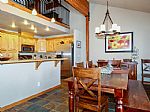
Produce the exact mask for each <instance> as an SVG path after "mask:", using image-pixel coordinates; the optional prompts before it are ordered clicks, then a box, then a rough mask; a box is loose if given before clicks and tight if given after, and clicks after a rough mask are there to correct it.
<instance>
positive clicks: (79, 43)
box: [76, 40, 81, 48]
mask: <svg viewBox="0 0 150 112" xmlns="http://www.w3.org/2000/svg"><path fill="white" fill-rule="evenodd" d="M76 46H77V48H81V41H78V40H77V41H76Z"/></svg>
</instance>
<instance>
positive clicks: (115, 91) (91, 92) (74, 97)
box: [65, 59, 150, 112]
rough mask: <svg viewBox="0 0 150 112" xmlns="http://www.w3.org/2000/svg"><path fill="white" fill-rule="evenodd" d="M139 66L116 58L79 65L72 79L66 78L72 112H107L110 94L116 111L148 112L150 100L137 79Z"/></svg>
mask: <svg viewBox="0 0 150 112" xmlns="http://www.w3.org/2000/svg"><path fill="white" fill-rule="evenodd" d="M137 64H138V63H136V62H131V61H130V60H114V59H113V60H98V61H97V64H93V62H92V61H87V62H86V64H84V62H79V63H76V65H75V66H74V67H73V68H72V74H73V75H72V77H69V78H67V79H65V81H66V82H67V83H68V94H69V96H68V97H69V103H68V104H69V112H80V111H83V112H93V111H97V112H100V111H105V112H108V102H109V100H108V99H109V98H108V97H109V96H108V94H111V95H113V97H114V99H115V111H116V112H149V111H150V101H149V98H148V96H147V94H146V92H145V90H144V87H143V85H142V83H141V81H137V78H136V75H137ZM139 99H140V100H139ZM79 110H80V111H79Z"/></svg>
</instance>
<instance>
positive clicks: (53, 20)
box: [51, 0, 56, 23]
mask: <svg viewBox="0 0 150 112" xmlns="http://www.w3.org/2000/svg"><path fill="white" fill-rule="evenodd" d="M54 11H55V5H54V0H53V10H52V13H53V17H52V19H51V22H52V23H54V22H56V20H55V18H54Z"/></svg>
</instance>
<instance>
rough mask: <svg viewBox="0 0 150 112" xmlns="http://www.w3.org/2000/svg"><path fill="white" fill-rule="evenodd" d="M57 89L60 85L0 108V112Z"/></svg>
mask: <svg viewBox="0 0 150 112" xmlns="http://www.w3.org/2000/svg"><path fill="white" fill-rule="evenodd" d="M59 87H60V85H58V86H55V87H53V88H50V89H47V90H45V91H42V92H40V93H37V94H35V95H32V96H29V97H27V98H25V99H22V100H20V101H17V102H14V103H12V104H9V105H7V106H4V107H0V112H3V111H5V110H7V109H10V108H12V107H14V106H16V105H19V104H22V103H24V102H27V101H28V100H31V99H33V98H35V97H38V96H40V95H43V94H45V93H47V92H50V91H52V90H54V89H56V88H59Z"/></svg>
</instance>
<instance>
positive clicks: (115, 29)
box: [95, 1, 120, 38]
mask: <svg viewBox="0 0 150 112" xmlns="http://www.w3.org/2000/svg"><path fill="white" fill-rule="evenodd" d="M119 32H120V26H118V25H117V24H114V23H113V21H112V19H111V17H110V15H109V10H108V1H107V11H106V14H105V18H104V20H103V24H102V25H100V27H96V28H95V34H96V36H97V37H100V38H101V37H105V35H114V34H117V33H119Z"/></svg>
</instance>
